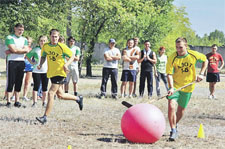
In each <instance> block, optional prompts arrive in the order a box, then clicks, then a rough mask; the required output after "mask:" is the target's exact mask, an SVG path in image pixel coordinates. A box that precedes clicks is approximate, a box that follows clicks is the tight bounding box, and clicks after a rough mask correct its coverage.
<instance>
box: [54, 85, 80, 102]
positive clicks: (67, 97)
mask: <svg viewBox="0 0 225 149" xmlns="http://www.w3.org/2000/svg"><path fill="white" fill-rule="evenodd" d="M56 94H57V96H58V97H59V98H60V99H63V100H79V97H77V96H74V95H72V94H69V93H64V92H63V90H62V88H61V87H59V89H58V91H57V92H56Z"/></svg>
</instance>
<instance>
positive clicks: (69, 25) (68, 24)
mask: <svg viewBox="0 0 225 149" xmlns="http://www.w3.org/2000/svg"><path fill="white" fill-rule="evenodd" d="M67 21H68V23H67V26H66V34H67V37H70V36H71V35H72V33H71V26H72V7H71V5H70V8H69V11H68V16H67Z"/></svg>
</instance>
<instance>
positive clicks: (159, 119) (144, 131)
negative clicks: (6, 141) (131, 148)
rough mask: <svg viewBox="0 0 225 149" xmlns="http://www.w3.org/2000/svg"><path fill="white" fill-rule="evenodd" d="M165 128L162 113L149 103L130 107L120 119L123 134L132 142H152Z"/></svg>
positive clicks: (158, 137) (157, 138)
mask: <svg viewBox="0 0 225 149" xmlns="http://www.w3.org/2000/svg"><path fill="white" fill-rule="evenodd" d="M165 128H166V121H165V117H164V115H163V113H162V112H161V111H160V110H159V109H158V108H157V107H156V106H154V105H151V104H144V103H142V104H137V105H134V106H132V107H130V108H129V109H128V110H127V111H126V112H125V113H124V115H123V117H122V120H121V129H122V131H123V134H124V136H125V137H126V138H127V140H129V141H131V142H134V143H154V142H156V141H157V140H159V139H160V137H161V136H162V135H163V133H164V131H165Z"/></svg>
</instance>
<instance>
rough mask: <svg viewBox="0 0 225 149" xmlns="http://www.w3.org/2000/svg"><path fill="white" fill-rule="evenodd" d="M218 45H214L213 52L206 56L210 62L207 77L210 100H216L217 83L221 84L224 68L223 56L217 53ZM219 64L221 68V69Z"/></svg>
mask: <svg viewBox="0 0 225 149" xmlns="http://www.w3.org/2000/svg"><path fill="white" fill-rule="evenodd" d="M217 49H218V47H217V45H216V44H213V45H212V47H211V50H212V51H211V52H210V53H208V54H206V57H207V59H208V61H209V63H208V71H207V76H206V81H207V82H209V92H210V95H209V97H208V98H209V99H216V96H215V88H216V83H217V82H220V71H221V70H222V68H223V66H224V61H223V57H222V55H221V54H219V53H218V52H217ZM219 63H221V64H220V67H219Z"/></svg>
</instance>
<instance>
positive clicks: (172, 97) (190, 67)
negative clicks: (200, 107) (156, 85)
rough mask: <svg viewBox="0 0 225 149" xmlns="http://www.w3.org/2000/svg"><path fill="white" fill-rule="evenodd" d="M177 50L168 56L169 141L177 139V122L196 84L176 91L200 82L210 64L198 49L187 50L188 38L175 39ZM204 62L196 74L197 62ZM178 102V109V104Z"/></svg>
mask: <svg viewBox="0 0 225 149" xmlns="http://www.w3.org/2000/svg"><path fill="white" fill-rule="evenodd" d="M175 43H176V52H174V53H172V55H170V57H169V58H168V63H167V65H166V73H167V78H168V84H169V91H168V119H169V123H170V127H171V131H170V137H169V141H175V139H176V138H177V135H178V131H177V124H178V122H179V121H180V120H181V118H182V117H183V115H184V111H185V109H186V107H187V105H188V102H189V100H190V99H191V94H192V92H193V90H194V88H195V84H193V85H191V86H188V87H186V88H184V89H182V90H181V91H178V92H176V93H174V91H175V90H176V89H178V88H180V87H182V86H184V85H187V84H189V83H191V82H193V81H195V80H196V81H197V82H200V81H202V79H203V78H204V72H205V70H206V68H207V65H208V60H207V59H206V56H205V55H204V54H202V53H199V52H197V51H192V50H187V48H188V45H187V40H186V38H182V37H179V38H177V39H176V41H175ZM198 61H199V62H203V63H202V67H201V70H200V74H199V75H196V63H197V62H198ZM177 104H178V107H177V110H176V109H175V108H176V105H177Z"/></svg>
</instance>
